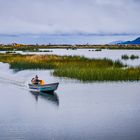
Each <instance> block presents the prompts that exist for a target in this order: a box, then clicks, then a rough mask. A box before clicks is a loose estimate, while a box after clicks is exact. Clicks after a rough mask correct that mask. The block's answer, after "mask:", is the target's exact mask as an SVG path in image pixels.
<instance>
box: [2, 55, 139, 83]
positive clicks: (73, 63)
mask: <svg viewBox="0 0 140 140" xmlns="http://www.w3.org/2000/svg"><path fill="white" fill-rule="evenodd" d="M0 61H1V62H4V63H9V64H10V68H12V69H15V70H24V69H53V70H54V71H53V75H55V76H59V77H68V78H74V79H78V80H81V81H127V80H132V81H133V80H140V67H126V65H124V64H122V63H121V62H120V61H112V60H109V59H89V58H85V57H80V56H57V55H20V54H0Z"/></svg>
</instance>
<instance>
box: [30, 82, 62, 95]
mask: <svg viewBox="0 0 140 140" xmlns="http://www.w3.org/2000/svg"><path fill="white" fill-rule="evenodd" d="M28 85H29V89H30V91H34V92H46V93H53V92H54V91H55V90H57V87H58V85H59V83H51V84H44V85H35V84H28Z"/></svg>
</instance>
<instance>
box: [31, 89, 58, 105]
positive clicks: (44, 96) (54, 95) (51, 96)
mask: <svg viewBox="0 0 140 140" xmlns="http://www.w3.org/2000/svg"><path fill="white" fill-rule="evenodd" d="M30 93H31V94H32V95H33V96H34V97H35V100H36V102H38V100H39V98H41V99H45V100H47V101H49V102H50V103H53V104H55V105H57V106H59V97H58V95H57V93H51V94H48V93H43V92H40V93H38V92H34V91H30Z"/></svg>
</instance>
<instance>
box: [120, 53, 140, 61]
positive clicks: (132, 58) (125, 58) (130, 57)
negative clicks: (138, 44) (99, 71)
mask: <svg viewBox="0 0 140 140" xmlns="http://www.w3.org/2000/svg"><path fill="white" fill-rule="evenodd" d="M122 59H124V60H128V59H131V60H134V59H139V56H138V55H133V54H132V55H131V56H128V55H127V54H124V55H122Z"/></svg>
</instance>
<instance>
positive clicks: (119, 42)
mask: <svg viewBox="0 0 140 140" xmlns="http://www.w3.org/2000/svg"><path fill="white" fill-rule="evenodd" d="M121 43H123V41H122V40H119V41H113V42H111V43H109V44H110V45H115V44H121Z"/></svg>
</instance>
